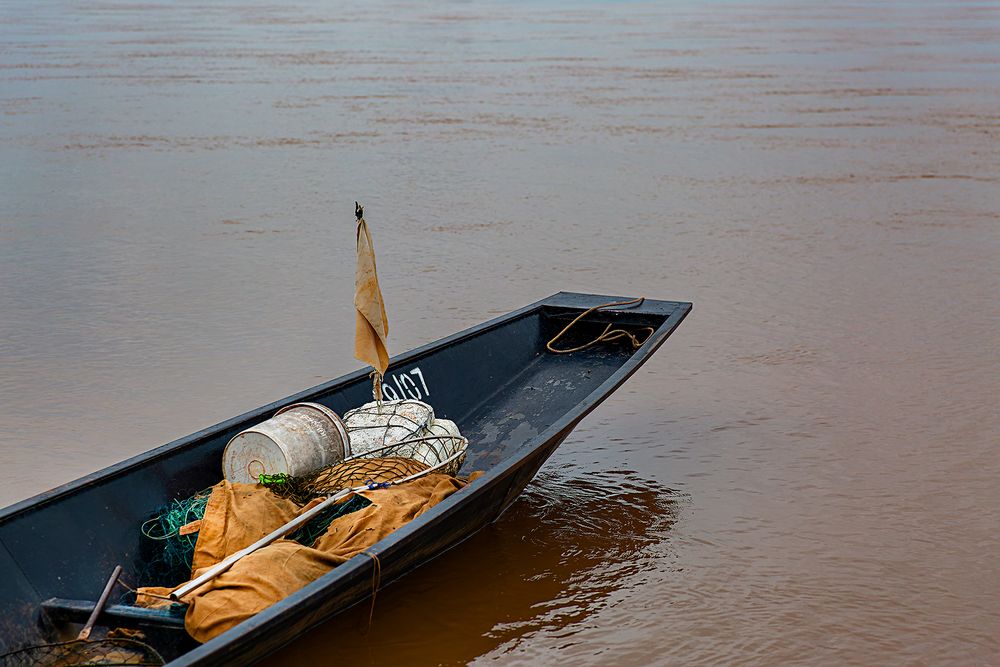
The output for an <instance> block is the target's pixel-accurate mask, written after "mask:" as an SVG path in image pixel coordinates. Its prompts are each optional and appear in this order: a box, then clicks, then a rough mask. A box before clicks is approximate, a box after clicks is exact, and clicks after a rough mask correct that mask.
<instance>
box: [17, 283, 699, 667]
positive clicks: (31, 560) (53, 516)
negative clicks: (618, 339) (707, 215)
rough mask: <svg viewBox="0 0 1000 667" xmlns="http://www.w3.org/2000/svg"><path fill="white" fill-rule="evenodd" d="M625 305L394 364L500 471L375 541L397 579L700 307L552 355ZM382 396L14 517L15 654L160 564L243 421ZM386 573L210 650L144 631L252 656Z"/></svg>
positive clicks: (233, 428) (326, 387)
mask: <svg viewBox="0 0 1000 667" xmlns="http://www.w3.org/2000/svg"><path fill="white" fill-rule="evenodd" d="M614 300H617V299H616V298H614V297H602V296H592V295H581V294H566V293H560V294H557V295H554V296H552V297H549V298H548V299H545V300H543V301H540V302H538V303H536V304H532V305H531V306H527V307H526V308H522V309H520V310H518V311H515V312H513V313H510V314H508V315H505V316H503V317H501V318H498V319H496V320H493V321H491V322H487V323H485V324H482V325H479V326H477V327H474V328H472V329H469V330H467V331H464V332H461V333H459V334H455V335H454V336H451V337H449V338H446V339H443V340H441V341H438V342H436V343H432V344H430V345H428V346H425V347H422V348H419V349H417V350H413V351H411V352H408V353H406V354H403V355H400V356H399V357H397V358H394V359H393V361H392V363H391V365H390V370H389V372H388V373H387V386H388V387H390V388H391V393H390V395H389V397H390V398H392V397H393V396H392V394H398V395H399V397H406V396H409V397H413V398H422V399H424V400H427V401H428V402H430V403H431V404H432V405H434V407H435V411H436V412H437V413H438V414H439V415H441V416H444V417H447V418H450V419H453V420H454V421H456V422H457V423H458V425H459V427H460V428H461V429H462V432H463V434H464V435H466V436H467V437H469V440H470V452H469V457H468V459H467V462H466V465H465V470H466V471H471V470H484V471H486V474H485V475H484V476H483V477H481V478H480V479H478V480H476V481H475V482H474V483H472V484H470V485H469V486H467V487H466V488H464V489H462V490H461V491H459V492H457V493H455V494H453V495H452V496H450V497H449V498H447V499H445V500H444V501H443V502H441V503H440V504H438V505H437V506H435V507H434V508H432V509H431V510H430V511H428V512H426V513H425V514H423V515H422V516H421V517H419V518H418V519H416V520H414V521H412V522H411V523H409V524H407V525H406V526H403V527H402V528H400V529H399V530H397V531H395V532H394V533H392V534H391V535H389V536H388V537H386V538H385V539H383V540H382V541H380V542H379V543H378V544H376V545H375V546H374V547H372V548H371V549H369V552H371V553H373V554H376V555H377V557H378V559H379V564H380V568H381V580H382V582H383V584H384V583H386V582H389V581H391V580H393V579H396V578H398V577H400V576H402V575H403V574H405V573H406V572H408V571H410V570H412V569H414V568H416V567H418V566H419V565H421V564H422V563H424V562H427V561H428V560H430V559H431V558H433V557H435V556H436V555H438V554H440V553H442V552H443V551H445V550H447V549H449V548H451V547H453V546H455V545H456V544H458V543H459V542H461V541H462V540H464V539H466V538H467V537H469V536H470V535H472V534H473V533H474V532H476V531H477V530H479V529H480V528H482V527H483V526H484V525H486V524H487V523H489V522H491V521H493V520H495V519H496V518H497V517H498V516H499V515H500V514H501V513H502V512H503V511H504V509H506V508H507V507H509V506H510V504H511V503H513V502H514V500H515V499H516V498H517V496H518V495H519V494H520V493H521V491H522V490H523V489H524V487H525V486H526V485H527V484H528V482H530V481H531V479H532V477H534V475H535V473H536V472H537V471H538V469H539V468H540V467H541V466H542V464H543V463H544V462H545V460H546V459H547V458H548V457H549V456H550V455H551V453H552V451H553V450H554V449H555V448H556V447H558V446H559V444H560V443H561V442H562V441H563V440H564V439H565V438H566V437H567V436H568V435H569V433H570V431H572V429H573V428H574V427H575V426H576V425H577V424H578V423H579V421H580V420H581V419H582V418H583V417H584V416H585V415H586V414H587V413H589V412H590V411H591V410H593V409H594V407H596V406H597V405H598V404H599V403H600V402H601V401H602V400H604V398H606V397H607V396H608V395H609V394H610V393H611V392H613V391H614V390H615V389H616V388H617V387H618V386H619V385H620V384H621V383H622V382H624V381H625V379H627V377H628V376H629V375H631V374H632V373H634V372H635V370H636V369H637V368H638V367H639V366H640V365H641V364H642V363H643V362H644V361H645V360H646V359H648V358H649V356H650V355H651V354H652V353H653V352H654V351H655V350H656V348H657V347H659V345H661V344H662V343H663V342H664V341H665V340H666V338H667V337H668V336H669V335H670V333H672V332H673V331H674V329H676V327H677V326H678V325H679V324H680V322H681V321H682V320H683V319H684V317H685V316H686V315H687V313H688V312H689V311H690V309H691V305H690V304H688V303H679V302H670V301H651V300H647V301H644V302H643V303H641V304H638V305H637V306H631V307H621V308H612V309H608V310H602V311H598V312H595V313H593V314H592V315H589V316H588V317H587V318H586V322H587V323H586V324H585V323H581V325H580V326H579V327H578V328H579V332H578V333H577V334H575V335H577V336H579V337H580V338H579V339H578V342H579V340H586V339H587V338H588V337H593V336H594V335H596V333H600V331H601V330H602V329H603V326H604V323H605V322H610V323H614V324H615V325H616V326H620V327H624V328H632V329H635V330H636V331H638V330H639V329H641V328H643V327H650V328H651V329H652V330H653V333H652V334H651V335H650V336H649V337H648V339H647V340H646V342H645V343H644V344H643V345H642V346H641V347H640V348H639V349H638V350H632V349H631V348H627V347H625V346H622V345H614V344H611V345H599V346H595V347H593V348H590V349H588V350H585V351H582V352H579V353H573V354H568V355H555V354H552V353H549V352H546V351H545V341H547V340H548V339H549V338H551V336H552V335H554V333H556V332H557V331H558V330H559V329H561V328H562V327H563V326H565V324H566V323H568V321H569V320H570V319H572V317H573V316H575V315H577V314H579V313H580V312H582V311H583V310H585V309H587V308H590V307H593V306H597V305H600V304H602V303H607V302H609V301H614ZM569 342H571V343H572V342H573V339H572V338H571V339H570V341H569ZM369 392H370V384H369V381H368V377H367V373H366V372H365V371H358V372H355V373H352V374H350V375H347V376H344V377H342V378H339V379H337V380H333V381H331V382H328V383H326V384H323V385H320V386H318V387H315V388H313V389H310V390H307V391H305V392H301V393H299V394H297V395H294V396H290V397H288V398H286V399H283V400H281V401H278V402H275V403H272V404H270V405H267V406H264V407H262V408H259V409H257V410H254V411H252V412H249V413H247V414H245V415H241V416H240V417H236V418H234V419H230V420H228V421H226V422H223V423H221V424H218V425H216V426H214V427H211V428H208V429H205V430H203V431H200V432H198V433H195V434H193V435H191V436H188V437H187V438H182V439H180V440H177V441H175V442H173V443H170V444H168V445H165V446H164V447H161V448H158V449H155V450H152V451H150V452H148V453H146V454H143V455H141V456H138V457H135V458H133V459H130V460H128V461H125V462H123V463H120V464H118V465H116V466H112V467H110V468H108V469H106V470H103V471H101V472H98V473H95V474H93V475H89V476H87V477H85V478H83V479H81V480H78V481H76V482H73V483H71V484H68V485H66V486H64V487H60V488H58V489H54V490H53V491H49V492H47V493H44V494H41V495H40V496H37V497H35V498H32V499H29V500H27V501H24V502H22V503H19V504H17V505H14V506H12V507H9V508H7V509H6V510H2V511H0V619H3V620H2V621H0V653H2V652H4V651H6V650H11V649H13V648H15V647H17V646H18V645H20V644H24V643H38V642H39V641H47V640H51V639H52V638H53V637H54V636H56V634H57V631H58V630H59V629H60V628H58V627H55V626H57V625H58V621H60V620H61V619H63V618H65V617H67V616H72V615H73V614H71V613H69V611H68V609H69V606H67V605H65V604H63V605H61V606H60V604H59V603H58V602H53V599H58V600H74V599H78V600H87V599H91V600H92V599H94V596H95V593H94V591H95V590H99V589H100V588H101V584H102V582H103V580H104V578H105V577H106V576H107V573H108V572H110V571H111V570H112V569H113V567H114V566H115V565H116V564H122V565H124V566H125V569H126V573H127V574H126V577H129V576H131V577H132V578H133V579H132V580H133V581H134V580H135V579H134V577H136V576H137V573H138V572H139V571H140V570H141V565H142V563H143V560H144V558H145V557H146V555H145V554H144V553H143V545H142V543H141V540H140V539H139V531H138V527H139V525H140V524H141V523H142V521H144V520H145V519H146V518H148V517H149V516H150V514H151V513H152V512H153V511H154V510H155V508H157V507H159V506H161V505H163V504H164V503H165V502H168V501H169V500H171V499H173V498H183V497H186V496H187V495H190V494H191V493H193V492H195V491H198V490H200V489H202V488H205V487H207V486H210V485H211V484H214V483H215V482H216V481H218V479H219V478H220V476H221V469H220V457H221V452H222V448H223V447H224V446H225V443H226V442H228V440H229V439H230V438H231V437H232V436H233V435H235V434H236V433H238V432H239V431H240V430H242V429H244V428H246V427H247V426H250V425H252V424H255V423H257V422H259V421H262V420H263V419H266V418H268V417H270V416H271V415H272V414H273V413H274V412H275V411H277V410H278V409H279V408H281V407H283V406H285V405H288V404H290V403H294V402H298V401H314V402H320V403H323V404H324V405H327V406H328V407H331V408H332V409H334V410H336V411H338V412H340V413H343V412H344V411H346V409H348V408H350V407H353V406H356V405H359V404H361V403H363V402H365V401H366V400H369V396H370V393H369ZM373 567H374V562H373V560H372V559H371V558H369V557H367V556H364V555H362V556H358V557H355V558H354V559H352V560H350V561H348V562H347V563H344V564H343V565H340V566H339V567H337V568H336V569H335V570H334V571H333V572H331V573H329V574H328V575H326V576H324V577H322V578H320V579H319V580H317V581H315V582H313V583H311V584H310V585H308V586H306V587H305V588H303V589H302V590H300V591H298V592H296V593H295V594H293V595H291V596H289V597H288V598H286V599H285V600H283V601H281V602H279V603H277V604H275V605H273V606H272V607H270V608H268V609H266V610H264V611H263V612H261V613H259V614H257V615H256V616H254V617H253V618H251V619H249V620H248V621H246V622H244V623H242V624H240V625H239V626H237V627H235V628H232V629H231V630H229V631H228V632H225V633H223V634H222V635H220V636H219V637H216V638H215V639H213V640H211V641H209V642H207V643H205V644H203V645H197V644H195V643H194V642H193V640H190V639H189V638H188V637H187V636H186V635H185V634H184V633H183V632H181V631H179V630H176V629H172V628H168V627H159V626H158V625H157V624H156V623H155V622H151V623H145V624H144V623H137V624H136V625H138V626H139V627H143V628H144V629H146V630H147V631H148V632H149V634H150V637H151V641H152V640H155V641H156V643H155V645H156V646H157V648H158V649H162V651H161V652H163V653H164V654H165V656H166V657H168V658H169V659H171V660H172V661H171V662H170V664H172V665H215V664H227V665H233V664H249V663H252V662H253V661H255V660H259V659H260V658H262V657H263V656H265V655H267V654H269V653H270V652H272V651H274V650H276V649H278V648H279V647H281V646H282V645H284V644H287V643H288V642H289V641H292V640H293V639H294V638H295V637H297V636H298V635H300V634H301V633H302V632H304V631H305V630H307V629H308V628H310V627H313V626H315V625H316V624H318V623H321V622H323V621H325V620H327V619H329V618H330V617H332V616H334V615H335V614H337V613H340V612H342V611H344V610H345V609H347V608H349V607H351V606H352V605H354V604H356V603H358V602H360V601H362V600H364V599H366V598H367V597H368V596H370V595H371V593H372V568H373ZM141 583H144V584H147V583H154V582H141ZM170 583H179V582H170ZM43 608H44V609H46V611H43ZM60 610H61V612H64V613H60ZM106 616H107V614H106ZM115 620H116V621H123V619H115ZM108 623H109V625H114V624H122V623H117V622H116V623H112V621H111V620H109V621H108ZM63 630H65V628H63Z"/></svg>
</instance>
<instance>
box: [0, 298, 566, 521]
mask: <svg viewBox="0 0 1000 667" xmlns="http://www.w3.org/2000/svg"><path fill="white" fill-rule="evenodd" d="M560 294H562V292H560ZM553 296H556V295H553ZM551 298H552V297H549V299H551ZM546 300H547V299H543V300H542V301H538V302H536V303H533V304H530V305H528V306H524V307H523V308H519V309H517V310H514V311H511V312H509V313H506V314H504V315H501V316H499V317H496V318H494V319H492V320H488V321H486V322H482V323H480V324H477V325H475V326H473V327H470V328H468V329H464V330H462V331H458V332H456V333H454V334H451V335H450V336H445V337H444V338H439V339H438V340H436V341H432V342H430V343H427V344H425V345H421V346H419V347H416V348H414V349H412V350H408V351H406V352H403V353H402V354H400V355H398V356H395V357H393V358H392V359H391V360H390V362H389V368H392V367H394V366H398V365H400V364H403V363H408V362H410V361H414V360H416V359H419V358H420V357H423V356H426V355H427V354H429V353H431V352H433V351H435V350H437V349H440V348H442V347H445V346H447V345H451V344H454V343H457V342H460V341H462V340H465V339H467V338H471V337H473V336H476V335H479V334H482V333H485V332H486V331H489V330H491V329H495V328H498V327H500V326H502V325H504V324H507V323H510V322H513V321H515V320H517V319H520V318H522V317H525V316H527V315H530V314H531V313H532V312H534V311H535V310H538V309H540V308H541V307H542V306H543V305H544V303H545V301H546ZM370 373H371V367H370V366H369V367H367V368H362V369H359V370H356V371H352V372H349V373H346V374H344V375H341V376H339V377H336V378H333V379H332V380H328V381H326V382H324V383H322V384H318V385H315V386H313V387H310V388H308V389H304V390H302V391H299V392H297V393H295V394H292V395H291V396H286V397H283V398H280V399H278V400H276V401H272V402H271V403H268V404H266V405H263V406H261V407H258V408H255V409H253V410H250V411H248V412H245V413H243V414H240V415H236V416H235V417H230V418H229V419H226V420H224V421H221V422H218V423H216V424H213V425H211V426H207V427H205V428H203V429H200V430H198V431H195V432H194V433H191V434H190V435H186V436H183V437H180V438H177V439H175V440H171V441H170V442H168V443H166V444H163V445H160V446H158V447H154V448H153V449H149V450H146V451H145V452H142V453H141V454H136V455H135V456H131V457H129V458H127V459H124V460H122V461H119V462H118V463H113V464H111V465H110V466H107V467H105V468H101V469H100V470H97V471H95V472H92V473H89V474H87V475H84V476H83V477H78V478H77V479H75V480H72V481H70V482H66V483H65V484H60V485H59V486H56V487H53V488H52V489H49V490H48V491H42V492H41V493H38V494H35V495H34V496H30V497H28V498H26V499H24V500H19V501H17V502H15V503H13V504H11V505H8V506H7V507H4V508H2V509H0V526H2V524H3V523H4V522H5V521H6V520H8V519H11V518H13V517H15V516H16V515H18V514H21V513H22V512H24V511H27V510H34V509H38V508H40V507H42V506H43V505H47V504H49V503H51V502H53V501H55V500H58V499H59V498H61V497H62V496H65V495H69V494H71V493H73V492H75V491H78V490H80V489H84V488H86V487H88V486H91V485H93V484H95V483H97V482H102V481H105V480H108V479H113V478H115V477H120V476H121V475H123V474H125V473H127V472H128V471H130V470H131V469H133V468H136V467H139V466H141V465H144V464H146V463H150V462H152V461H155V460H156V459H159V458H165V457H166V456H168V455H170V454H172V453H174V451H175V450H177V449H181V448H183V447H186V446H190V445H192V444H195V443H197V442H200V441H202V440H204V439H206V438H208V437H210V436H213V435H215V434H217V433H219V432H220V431H224V430H226V429H228V428H232V427H233V426H236V425H237V424H239V423H241V422H243V421H246V420H249V419H257V418H260V417H263V416H264V415H268V414H270V413H271V412H273V411H275V410H278V409H280V408H281V407H283V406H285V405H289V404H291V403H297V402H300V401H303V400H305V399H306V398H309V397H316V396H317V395H322V394H326V393H330V392H331V391H333V390H335V389H336V388H337V387H338V386H341V385H347V384H350V383H352V382H356V381H357V380H360V379H362V378H364V377H367V376H368V375H369V374H370Z"/></svg>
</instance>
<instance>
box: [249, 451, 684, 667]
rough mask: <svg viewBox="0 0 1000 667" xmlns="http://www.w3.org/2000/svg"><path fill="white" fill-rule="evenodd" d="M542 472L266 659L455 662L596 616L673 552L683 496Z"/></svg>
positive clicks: (601, 478) (640, 481)
mask: <svg viewBox="0 0 1000 667" xmlns="http://www.w3.org/2000/svg"><path fill="white" fill-rule="evenodd" d="M583 472H584V471H582V470H580V469H578V468H576V467H575V466H572V465H571V466H568V467H560V468H559V470H550V469H547V470H544V471H542V472H541V473H540V474H539V475H538V477H537V478H536V479H535V481H534V482H533V483H532V484H531V485H530V487H529V488H528V489H527V490H526V491H525V493H524V494H523V495H522V496H521V498H519V499H518V501H517V502H516V503H515V504H514V505H513V506H512V507H511V508H510V509H509V510H508V511H507V512H506V513H505V514H504V515H503V516H502V517H501V518H500V520H499V521H498V522H497V523H495V524H493V525H490V526H488V527H487V528H485V529H483V530H482V531H480V532H479V533H477V534H476V535H475V536H473V537H472V538H470V539H469V540H467V541H466V542H464V543H462V544H461V545H459V546H458V547H456V548H454V549H452V550H451V551H449V552H447V553H446V554H444V555H443V556H441V557H440V558H437V559H436V560H434V561H432V562H431V563H430V564H428V565H426V566H424V567H421V568H420V569H419V570H417V571H416V572H413V573H411V574H410V575H408V576H405V577H403V578H402V579H401V580H399V581H397V582H395V583H393V584H391V585H389V586H388V587H386V588H385V589H383V590H381V591H379V592H378V595H377V597H376V604H375V610H374V614H373V615H372V619H371V626H370V628H369V627H367V624H368V614H369V611H370V606H369V604H368V603H364V604H362V605H359V606H357V607H354V608H352V609H351V610H349V611H348V612H346V613H345V614H342V615H341V616H340V617H337V618H336V619H334V620H332V621H330V622H328V623H326V624H324V625H322V626H320V627H319V628H317V629H316V630H314V631H312V632H311V633H309V634H308V635H306V636H304V637H302V638H301V640H299V641H297V642H296V643H295V644H294V645H292V646H290V647H288V648H286V649H283V650H282V651H281V652H280V654H279V655H278V656H276V657H275V658H273V659H271V660H269V661H268V662H269V663H271V664H276V665H293V664H318V662H320V661H321V660H322V656H324V655H329V651H330V647H331V646H332V645H335V646H336V647H337V648H336V650H337V656H338V660H340V659H343V660H347V661H349V662H352V663H355V664H372V665H375V664H381V663H384V662H393V663H397V664H459V663H464V662H468V661H470V660H472V659H473V658H475V657H476V656H479V655H482V654H484V653H486V652H490V651H498V652H499V653H501V654H502V653H508V652H511V651H515V650H516V649H517V647H518V644H519V642H520V641H521V640H522V639H523V638H525V637H528V636H531V635H532V634H534V633H537V632H539V631H548V630H558V629H565V628H568V627H571V626H573V625H574V624H578V623H581V622H584V621H585V620H586V619H587V618H588V617H589V616H591V615H592V614H594V613H597V612H599V611H600V610H602V609H603V608H604V607H605V606H606V605H607V604H608V603H609V600H610V599H611V598H612V596H614V595H615V594H616V593H621V592H623V591H627V590H628V589H629V588H630V587H631V586H633V585H635V584H636V580H637V575H640V574H641V573H643V572H644V571H646V570H648V569H649V568H651V567H656V565H655V563H656V562H657V561H658V560H660V559H662V558H664V557H665V555H666V554H667V553H668V552H669V548H670V547H669V531H670V528H671V526H672V525H673V524H674V522H675V521H676V520H677V512H678V511H679V509H680V508H681V507H683V500H684V496H683V495H681V494H679V493H678V492H676V491H674V490H672V489H669V488H667V487H665V486H663V485H661V484H659V483H657V482H654V481H650V480H647V479H644V478H643V477H642V476H641V475H639V474H638V473H636V472H633V471H628V470H614V471H602V472H593V473H589V474H581V473H583Z"/></svg>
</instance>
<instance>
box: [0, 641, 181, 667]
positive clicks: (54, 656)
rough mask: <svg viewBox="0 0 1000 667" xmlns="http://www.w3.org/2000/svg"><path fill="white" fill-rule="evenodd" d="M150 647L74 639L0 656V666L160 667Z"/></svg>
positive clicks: (137, 644)
mask: <svg viewBox="0 0 1000 667" xmlns="http://www.w3.org/2000/svg"><path fill="white" fill-rule="evenodd" d="M163 663H164V660H163V657H162V656H161V655H160V654H159V653H157V652H156V649H154V648H153V647H152V646H150V645H148V644H145V643H143V642H140V641H137V640H135V639H126V638H124V637H119V638H115V639H95V640H86V639H74V640H73V641H68V642H59V643H57V644H41V645H39V646H29V647H28V648H22V649H19V650H17V651H11V652H10V653H7V654H4V655H0V667H39V666H40V665H44V666H45V667H84V666H85V665H162V664H163Z"/></svg>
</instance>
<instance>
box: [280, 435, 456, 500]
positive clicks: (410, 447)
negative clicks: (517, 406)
mask: <svg viewBox="0 0 1000 667" xmlns="http://www.w3.org/2000/svg"><path fill="white" fill-rule="evenodd" d="M468 446H469V441H468V440H466V439H465V438H464V437H462V436H455V435H434V436H424V437H420V438H408V439H406V440H402V441H400V442H396V443H393V444H391V445H389V446H387V447H381V448H379V449H375V450H372V451H370V452H367V453H365V454H361V455H357V456H354V457H352V458H350V459H347V460H345V461H341V462H340V463H336V464H334V465H332V466H327V467H325V468H320V469H319V470H317V471H316V472H313V473H310V474H308V475H304V476H301V477H290V476H287V475H281V476H274V477H272V478H269V479H266V480H263V482H262V483H263V484H264V485H265V486H267V487H268V488H269V489H270V490H271V491H272V492H273V493H275V494H276V495H279V496H282V497H285V498H289V499H290V500H292V501H294V502H296V503H298V504H300V505H305V504H306V503H308V502H309V501H311V500H313V499H314V498H323V497H326V496H331V495H333V494H335V493H337V492H339V491H343V490H344V489H351V488H357V487H360V486H368V485H380V484H385V483H399V482H401V481H403V480H405V479H406V478H408V477H411V476H413V475H419V474H420V473H422V472H426V471H428V470H429V469H431V468H435V472H441V473H444V474H447V475H455V474H457V473H458V470H459V468H461V467H462V463H463V462H464V461H465V452H466V450H467V449H468ZM442 464H443V465H442Z"/></svg>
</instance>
